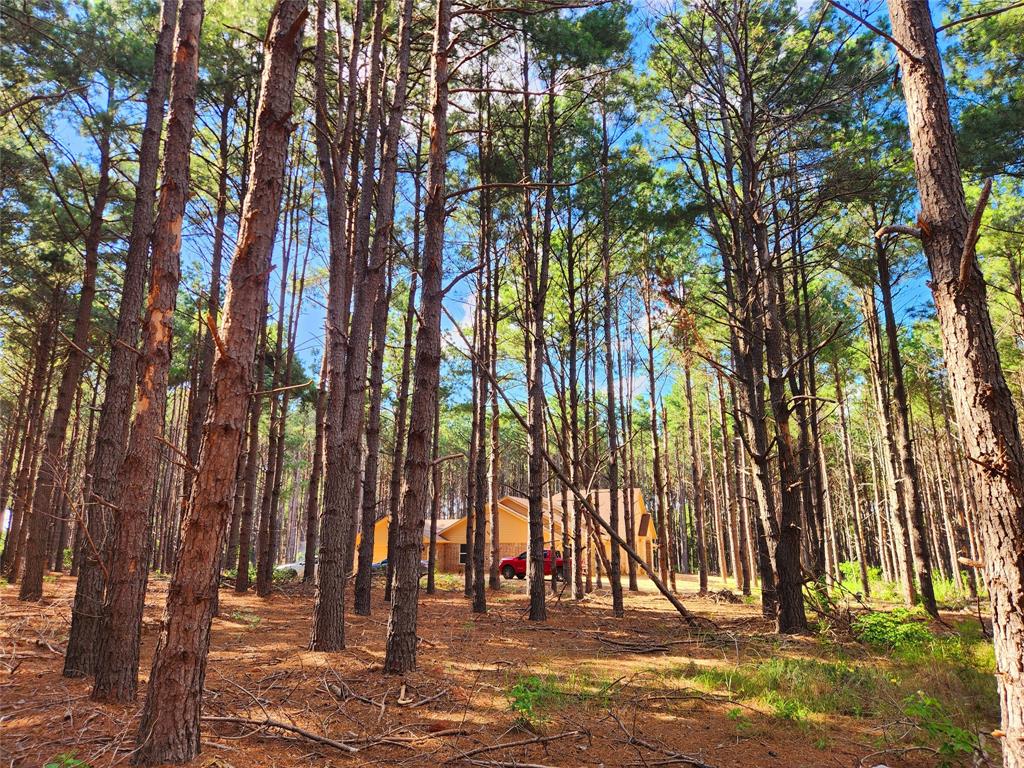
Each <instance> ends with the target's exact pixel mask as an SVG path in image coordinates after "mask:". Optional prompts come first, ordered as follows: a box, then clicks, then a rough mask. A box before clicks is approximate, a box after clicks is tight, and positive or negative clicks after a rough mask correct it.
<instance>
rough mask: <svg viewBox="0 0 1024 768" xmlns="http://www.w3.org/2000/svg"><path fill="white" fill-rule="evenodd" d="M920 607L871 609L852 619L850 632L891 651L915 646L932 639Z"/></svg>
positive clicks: (868, 643) (869, 643)
mask: <svg viewBox="0 0 1024 768" xmlns="http://www.w3.org/2000/svg"><path fill="white" fill-rule="evenodd" d="M924 617H925V613H924V611H922V610H921V609H920V608H913V609H911V610H907V609H906V608H894V609H893V610H891V611H872V612H871V613H865V614H861V615H860V616H858V617H857V618H856V619H854V621H853V633H854V635H855V636H856V637H857V639H858V640H860V641H861V642H862V643H865V644H866V645H870V646H872V647H874V648H883V649H887V650H890V651H897V652H899V651H904V650H916V649H919V648H920V647H922V646H923V645H925V644H927V643H929V642H931V641H932V640H934V639H935V636H934V635H933V634H932V632H931V630H930V629H928V627H927V626H925V625H924V624H923V623H922V619H923V618H924Z"/></svg>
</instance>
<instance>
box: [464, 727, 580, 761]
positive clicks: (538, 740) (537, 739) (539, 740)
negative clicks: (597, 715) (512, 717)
mask: <svg viewBox="0 0 1024 768" xmlns="http://www.w3.org/2000/svg"><path fill="white" fill-rule="evenodd" d="M579 734H580V732H579V731H565V732H564V733H556V734H553V735H551V736H534V737H533V738H532V739H519V740H518V741H507V742H505V743H504V744H491V745H490V746H487V747H477V748H475V749H471V750H469V751H468V752H463V753H462V754H460V755H459V756H458V757H453V758H452V759H451V760H449V761H448V762H455V761H458V760H465V759H467V758H469V757H472V756H473V755H480V754H483V753H484V752H493V751H494V750H496V749H510V748H512V747H523V746H526V745H527V744H546V743H548V742H549V741H555V740H556V739H563V738H565V737H567V736H578V735H579ZM471 762H472V761H471ZM516 764H517V765H526V763H516Z"/></svg>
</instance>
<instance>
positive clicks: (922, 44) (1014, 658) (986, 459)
mask: <svg viewBox="0 0 1024 768" xmlns="http://www.w3.org/2000/svg"><path fill="white" fill-rule="evenodd" d="M889 17H890V19H891V21H892V31H893V37H894V38H895V39H896V40H898V41H899V42H900V43H901V44H902V49H901V50H900V51H899V53H898V56H899V62H900V69H901V70H902V77H901V82H902V85H903V94H904V97H905V98H906V102H907V119H908V123H909V127H910V140H911V144H912V146H913V154H914V166H915V170H916V176H917V186H918V191H919V193H920V198H921V224H922V226H921V230H922V234H923V243H924V252H925V256H927V258H928V266H929V268H930V270H931V273H932V281H931V288H932V296H933V297H934V299H935V309H936V313H937V315H938V319H939V326H940V329H941V333H942V346H943V349H944V351H945V357H946V369H947V371H948V372H949V381H950V389H951V391H952V393H953V405H954V407H955V409H956V415H957V421H959V423H960V425H961V428H962V432H963V439H964V443H965V445H966V449H967V455H968V457H969V458H970V460H971V461H970V466H971V474H972V476H973V480H974V483H973V485H974V489H975V493H976V495H977V497H978V498H977V500H978V512H979V515H978V517H979V526H978V527H979V529H980V534H981V542H982V547H981V549H982V556H983V558H984V562H985V580H986V583H987V585H988V588H989V597H990V601H991V604H992V616H993V634H994V644H995V651H996V667H997V670H998V672H997V674H996V680H997V681H998V684H999V698H1000V703H1001V707H1002V730H1003V731H1004V732H1005V734H1006V736H1005V737H1004V739H1003V765H1004V766H1006V767H1007V768H1021V766H1024V653H1022V652H1021V649H1022V648H1024V558H1022V557H1021V548H1022V547H1024V449H1022V447H1021V436H1020V427H1019V424H1018V421H1017V413H1016V410H1015V409H1014V405H1013V400H1012V398H1011V395H1010V389H1009V387H1008V386H1007V385H1006V379H1005V377H1004V376H1003V371H1002V367H1001V365H1000V362H999V354H998V351H997V349H996V343H995V334H994V332H993V330H992V319H991V317H990V316H989V312H988V303H987V297H986V290H985V281H984V279H983V278H982V275H981V271H980V269H978V266H977V264H976V263H975V260H974V245H975V243H974V242H973V239H974V238H975V237H976V233H977V230H976V228H974V229H972V227H971V220H970V215H969V214H968V211H967V206H966V203H965V201H964V190H963V185H962V183H961V181H960V165H959V162H958V160H957V154H956V136H955V133H954V131H953V124H952V120H951V119H950V115H949V103H948V99H947V97H946V84H945V78H944V76H943V72H942V60H941V58H940V56H939V48H938V44H937V42H936V37H935V28H934V26H933V24H932V18H931V11H930V8H929V6H928V4H927V3H922V2H918V1H917V0H889ZM912 57H913V58H912ZM979 213H980V212H979Z"/></svg>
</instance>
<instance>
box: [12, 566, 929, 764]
mask: <svg viewBox="0 0 1024 768" xmlns="http://www.w3.org/2000/svg"><path fill="white" fill-rule="evenodd" d="M150 584H151V587H150V591H149V594H148V595H147V600H146V615H145V623H144V627H143V653H142V655H143V666H142V668H143V672H144V673H145V672H147V671H148V668H149V662H150V654H151V653H152V650H153V645H154V641H155V635H156V631H157V627H158V623H159V616H160V613H161V610H162V606H163V602H164V599H165V597H166V587H167V582H166V580H165V579H161V578H154V579H152V580H151V582H150ZM378 586H379V585H378V584H376V583H375V585H374V587H375V594H374V603H373V615H372V616H371V617H361V616H350V617H349V619H348V625H347V644H348V648H347V650H346V651H344V652H342V653H339V654H322V653H315V652H311V651H307V650H305V644H306V640H307V638H308V633H309V622H310V616H311V614H312V595H311V592H310V590H308V589H304V588H302V587H301V586H285V587H284V588H283V589H282V590H281V591H279V592H276V593H275V594H274V595H273V596H272V597H271V598H270V599H267V600H262V599H260V598H257V597H255V596H254V595H243V596H239V595H236V594H235V593H234V592H233V591H232V590H230V589H224V590H222V592H221V601H220V609H221V615H220V617H218V618H217V619H215V620H214V626H213V642H212V650H211V654H210V661H209V667H208V671H207V677H206V694H205V699H204V718H205V723H204V735H203V752H202V754H201V756H200V757H199V759H198V761H197V762H196V765H200V766H221V767H222V768H263V767H265V766H266V767H269V766H307V765H308V766H320V765H339V766H340V765H345V766H348V765H352V766H355V765H380V766H435V765H436V766H440V765H482V766H505V765H507V766H513V765H515V766H519V767H520V768H526V767H527V766H530V765H533V766H601V765H604V766H609V767H610V766H624V765H639V766H667V765H680V766H686V765H691V766H698V767H699V766H717V767H718V768H728V767H730V766H735V767H737V768H739V767H740V766H743V767H744V768H756V767H757V766H778V767H779V768H800V767H801V766H808V768H809V767H810V766H814V767H815V768H817V767H818V766H857V765H859V762H860V758H862V757H864V756H865V755H868V754H869V753H871V752H873V751H875V750H876V749H877V746H876V741H875V739H876V737H877V736H878V730H877V729H878V728H879V727H880V726H881V724H879V723H871V722H867V721H863V720H852V719H849V718H829V720H828V721H827V722H822V723H816V724H815V725H814V726H813V728H807V727H798V726H796V725H791V724H788V723H785V722H782V721H779V720H778V719H775V718H773V717H771V716H770V715H769V714H766V713H763V712H760V711H758V710H757V709H755V708H753V707H750V706H746V705H743V704H738V703H737V702H735V701H731V700H730V699H729V697H728V696H727V695H724V694H721V693H716V694H709V693H707V692H706V691H699V690H696V689H694V688H692V687H691V686H689V685H688V684H687V681H686V680H685V678H682V677H681V676H680V675H678V674H672V673H671V671H672V670H679V669H680V668H684V667H686V666H687V665H698V667H699V666H700V665H703V664H728V663H734V662H736V661H737V660H738V659H740V658H750V657H752V655H753V656H756V655H757V654H767V653H778V652H780V651H779V645H778V643H777V642H775V641H774V640H773V638H772V637H771V627H770V626H769V625H768V624H767V623H766V622H764V621H763V620H762V619H761V618H760V617H759V616H758V613H757V608H756V606H750V605H745V604H739V605H736V604H729V603H726V602H723V601H720V600H718V601H716V600H713V599H708V600H703V599H699V598H697V597H695V596H693V595H685V592H686V591H687V590H690V591H692V590H695V585H691V584H689V583H688V582H686V581H685V580H684V583H683V584H682V585H681V588H682V589H683V590H684V599H685V600H686V602H687V605H688V606H690V607H692V608H693V609H695V610H696V611H697V613H698V614H700V615H702V616H704V617H708V618H711V619H713V620H714V621H715V622H716V623H717V624H718V625H719V630H718V632H717V633H716V634H715V636H713V637H709V636H705V637H698V636H693V635H690V634H688V633H687V631H686V630H685V628H684V627H683V626H682V625H681V624H680V622H679V620H678V617H677V615H676V614H675V613H674V611H673V610H672V608H671V607H670V606H668V604H667V603H666V602H665V601H664V600H663V599H662V598H660V597H659V596H658V595H657V594H656V593H655V592H654V589H653V585H646V586H647V587H648V588H647V589H646V590H642V592H641V593H640V594H639V595H633V594H628V595H627V598H626V599H627V615H626V618H625V619H622V620H615V619H613V618H612V617H611V611H610V604H609V600H608V597H607V595H606V594H602V593H595V594H594V595H591V596H589V597H588V599H587V600H586V601H585V602H584V603H582V604H573V603H571V602H568V601H567V600H566V599H565V598H564V596H563V597H562V598H561V599H559V600H557V601H555V600H552V601H551V605H550V606H549V608H550V610H549V619H548V622H547V623H546V624H543V625H533V624H530V623H528V622H527V621H526V620H525V613H524V609H525V607H526V596H525V595H524V594H523V585H522V584H521V583H519V582H514V583H512V584H509V583H507V582H506V583H505V584H504V585H503V587H504V588H503V590H502V592H501V593H500V595H497V596H496V595H495V594H493V593H489V595H488V598H489V611H488V613H487V614H486V615H474V614H472V613H470V611H469V606H468V603H467V601H466V600H465V599H464V598H463V597H462V592H461V589H459V590H454V591H439V592H438V593H437V594H435V595H424V596H423V598H422V603H421V608H420V634H421V640H422V642H421V645H420V649H419V669H418V670H417V671H416V672H415V673H412V674H409V675H407V676H406V677H405V678H404V679H400V678H396V677H392V676H387V675H384V674H382V672H381V662H382V658H383V642H384V633H385V630H386V623H387V606H386V604H384V603H383V601H382V600H381V598H380V590H379V589H378ZM16 595H17V592H16V589H15V588H13V587H10V586H7V585H6V583H5V584H4V586H3V587H0V765H13V766H41V765H43V764H44V763H45V762H46V761H47V760H48V759H50V758H53V757H54V756H57V755H72V754H73V755H74V756H75V758H76V759H79V760H83V761H85V762H86V763H87V764H88V765H89V766H93V768H99V767H100V766H108V765H127V764H128V762H129V758H130V751H131V748H132V744H133V739H134V735H135V728H136V723H137V716H138V706H137V705H136V706H128V707H120V706H113V705H104V704H97V703H94V702H92V701H91V700H90V699H89V691H90V681H89V680H86V679H67V678H64V677H62V676H61V667H62V661H63V658H62V654H63V650H64V643H65V642H66V640H67V633H68V626H69V621H70V606H71V599H72V597H73V595H74V580H73V579H71V578H70V577H67V576H57V577H56V578H55V579H54V580H49V579H48V581H47V584H46V585H45V594H44V600H43V602H42V604H40V605H29V604H23V603H19V602H18V601H17V600H16ZM816 650H818V649H816V641H814V640H813V639H811V638H798V639H793V640H789V641H787V643H786V644H785V646H784V647H783V649H782V651H781V652H783V653H792V654H796V655H801V654H807V653H814V652H815V651H816ZM530 675H537V676H539V677H540V678H541V679H542V680H548V679H551V680H554V681H557V683H555V684H556V685H557V690H558V691H559V693H558V694H557V696H556V698H555V700H554V704H549V705H547V706H544V707H542V708H540V709H538V711H537V713H536V716H535V717H531V718H529V719H523V718H522V717H520V716H519V714H518V713H517V712H516V711H514V710H513V709H512V707H511V706H510V690H511V689H512V688H513V687H514V686H515V685H516V684H517V683H518V682H521V681H522V680H523V679H524V678H525V677H527V676H530ZM143 684H144V681H143ZM140 703H141V696H140ZM737 707H741V708H742V709H741V710H740V711H742V712H743V721H744V724H745V727H743V728H739V727H737V716H736V713H737ZM824 745H827V746H824ZM886 763H887V764H888V765H891V766H893V767H894V768H896V767H897V766H917V765H922V766H923V765H928V764H929V763H928V762H927V760H925V759H924V758H923V757H922V756H920V755H919V754H915V753H913V752H909V753H906V754H904V755H898V754H897V755H895V756H892V755H890V756H887V757H886Z"/></svg>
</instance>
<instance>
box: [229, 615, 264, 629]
mask: <svg viewBox="0 0 1024 768" xmlns="http://www.w3.org/2000/svg"><path fill="white" fill-rule="evenodd" d="M228 618H229V619H231V621H233V622H235V623H236V624H244V625H245V626H246V628H248V629H256V628H257V627H259V625H260V622H262V621H263V619H262V618H261V617H259V616H258V615H256V614H255V613H250V612H248V611H232V612H231V613H230V614H228Z"/></svg>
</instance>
